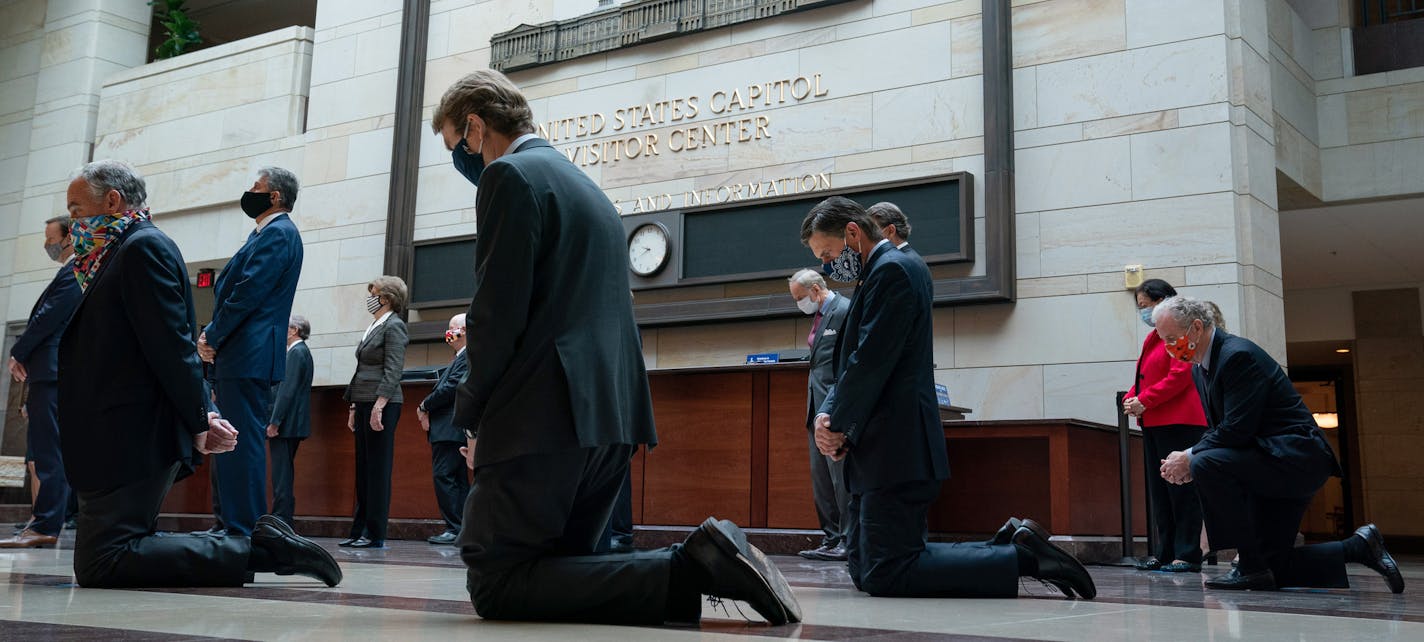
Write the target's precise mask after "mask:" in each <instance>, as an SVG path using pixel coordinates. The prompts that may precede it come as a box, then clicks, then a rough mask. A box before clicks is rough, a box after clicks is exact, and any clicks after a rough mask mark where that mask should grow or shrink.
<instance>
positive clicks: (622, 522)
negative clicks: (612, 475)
mask: <svg viewBox="0 0 1424 642" xmlns="http://www.w3.org/2000/svg"><path fill="white" fill-rule="evenodd" d="M614 537H620V538H631V537H633V470H632V467H631V466H630V467H629V469H628V474H626V475H624V476H623V487H622V488H620V489H619V490H618V499H616V500H614V502H613V514H612V515H610V516H609V517H608V526H607V527H606V528H604V529H603V536H602V537H599V538H598V546H597V547H596V548H595V549H594V551H595V552H598V553H607V552H609V551H611V550H613V538H614Z"/></svg>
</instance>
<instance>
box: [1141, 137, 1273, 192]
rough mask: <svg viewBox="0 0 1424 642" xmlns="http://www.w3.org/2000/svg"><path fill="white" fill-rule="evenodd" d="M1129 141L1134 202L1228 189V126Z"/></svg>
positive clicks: (1229, 140) (1230, 178) (1229, 146)
mask: <svg viewBox="0 0 1424 642" xmlns="http://www.w3.org/2000/svg"><path fill="white" fill-rule="evenodd" d="M1130 139H1131V152H1132V198H1133V199H1135V200H1148V199H1155V198H1166V197H1170V196H1185V195H1188V194H1205V193H1210V192H1222V191H1226V190H1229V189H1231V187H1232V172H1231V165H1232V158H1231V125H1229V124H1226V123H1217V124H1214V125H1202V126H1200V127H1181V128H1178V129H1168V130H1163V131H1157V132H1149V133H1143V134H1133V135H1132V136H1131V137H1130ZM1274 164H1275V163H1274V161H1273V162H1272V163H1271V165H1272V166H1274Z"/></svg>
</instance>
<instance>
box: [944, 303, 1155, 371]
mask: <svg viewBox="0 0 1424 642" xmlns="http://www.w3.org/2000/svg"><path fill="white" fill-rule="evenodd" d="M1138 323H1141V321H1140V320H1139V319H1138V317H1137V313H1136V306H1135V305H1134V303H1133V301H1132V299H1131V297H1130V296H1126V295H1124V294H1121V293H1113V294H1086V295H1082V296H1071V297H1046V298H1037V299H1020V300H1019V301H1018V302H1017V303H1015V304H1014V305H1013V306H1012V307H1010V306H982V307H978V306H976V307H966V308H961V309H959V310H958V311H957V312H956V314H955V326H954V329H955V332H954V334H955V340H956V344H955V355H954V356H955V363H954V365H955V366H956V367H961V368H963V367H991V366H1004V365H1033V364H1041V363H1044V361H1045V359H1051V360H1052V361H1053V362H1056V363H1085V362H1093V361H1105V360H1113V361H1118V360H1127V359H1135V358H1136V357H1137V355H1136V352H1135V351H1134V350H1135V348H1136V346H1135V345H1134V343H1135V342H1136V341H1135V339H1134V336H1135V334H1134V333H1135V332H1136V327H1135V325H1134V324H1138Z"/></svg>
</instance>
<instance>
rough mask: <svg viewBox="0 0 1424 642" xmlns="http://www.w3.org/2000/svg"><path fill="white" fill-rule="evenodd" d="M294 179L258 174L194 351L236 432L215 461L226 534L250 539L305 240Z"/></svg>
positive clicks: (281, 173)
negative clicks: (240, 235)
mask: <svg viewBox="0 0 1424 642" xmlns="http://www.w3.org/2000/svg"><path fill="white" fill-rule="evenodd" d="M297 189H298V185H297V177H296V176H294V175H292V173H291V172H289V171H287V170H285V169H282V168H280V167H264V168H262V169H261V170H258V172H257V181H256V182H254V183H253V184H252V189H251V190H249V191H247V192H246V193H245V194H243V195H242V203H241V204H242V211H243V212H244V213H245V214H247V216H248V217H250V218H252V219H254V220H255V221H256V223H257V229H256V230H254V231H253V232H252V234H250V235H249V236H248V237H247V242H246V243H244V244H243V246H242V249H239V250H238V251H237V254H234V255H233V257H232V259H231V260H229V261H228V263H227V266H226V267H224V268H223V270H222V273H221V274H219V275H218V279H217V283H216V284H215V285H214V288H213V296H214V297H215V299H216V302H215V304H214V307H213V320H212V322H211V323H209V324H208V326H207V327H206V328H204V329H203V334H202V335H201V336H200V337H199V339H198V354H199V356H200V357H202V359H203V361H206V362H208V363H210V364H212V365H213V370H214V373H213V380H214V388H215V390H216V393H217V404H218V407H219V408H221V409H222V412H223V415H224V417H225V418H226V419H228V420H229V421H231V422H232V424H233V425H234V426H235V427H236V428H237V431H238V433H239V434H243V435H252V436H253V438H251V439H240V440H238V446H237V449H236V450H234V451H232V452H230V453H224V454H222V455H219V456H215V457H213V467H214V473H215V474H216V476H217V486H218V494H219V496H221V498H222V513H223V514H222V519H223V524H224V525H225V526H226V527H227V530H228V533H229V534H232V535H250V534H251V533H252V528H253V526H254V525H255V524H256V522H257V518H258V516H260V515H262V514H263V513H265V512H266V506H267V482H266V479H267V451H266V449H265V448H264V446H265V444H264V441H263V440H262V439H261V438H260V435H263V434H265V431H266V428H267V423H268V422H267V420H268V416H267V408H268V406H269V400H270V397H271V394H272V386H273V385H275V384H277V383H278V382H280V381H282V377H283V375H284V371H285V370H286V364H287V360H286V352H287V323H288V320H289V318H290V317H291V314H292V298H293V297H294V296H296V292H297V278H298V277H299V276H301V273H302V237H301V235H300V234H298V233H297V226H296V225H295V224H293V223H292V219H291V217H290V216H288V213H289V212H291V211H292V206H293V205H294V204H296V202H297Z"/></svg>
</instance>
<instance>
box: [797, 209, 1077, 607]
mask: <svg viewBox="0 0 1424 642" xmlns="http://www.w3.org/2000/svg"><path fill="white" fill-rule="evenodd" d="M801 242H802V243H804V244H806V245H807V246H808V247H810V248H811V251H812V252H813V253H815V255H816V256H817V257H818V258H819V259H821V260H822V261H824V262H825V266H824V268H823V269H824V270H825V272H826V274H828V275H830V277H831V278H832V279H835V280H837V281H859V286H858V287H857V288H856V290H855V295H854V296H852V297H851V300H850V309H849V310H848V311H847V312H846V318H845V325H844V327H843V328H842V329H841V332H840V336H839V340H838V341H837V344H836V360H837V364H838V365H837V368H836V369H837V371H838V372H839V375H838V378H837V380H836V382H835V384H834V386H832V388H831V390H830V392H829V393H828V394H827V395H826V398H825V401H823V402H821V406H820V408H819V412H818V414H817V415H816V418H815V438H816V446H817V447H818V448H820V450H821V452H822V453H824V454H826V455H828V456H832V457H835V458H837V459H840V458H844V459H845V462H846V463H845V477H846V485H847V487H848V488H849V489H850V505H849V507H848V510H847V511H846V513H847V523H848V525H849V528H850V531H849V536H848V538H847V542H846V549H847V553H848V556H849V559H848V564H849V570H850V577H851V581H853V582H854V583H855V586H856V588H859V589H861V590H863V591H865V592H867V593H870V594H871V595H880V596H905V597H929V596H944V597H1015V596H1017V595H1018V585H1019V577H1021V576H1029V577H1035V578H1038V579H1040V580H1043V581H1045V582H1049V583H1051V584H1053V585H1054V586H1056V587H1058V588H1059V590H1061V591H1063V592H1064V594H1065V595H1068V596H1070V597H1071V596H1073V594H1074V593H1077V594H1079V595H1081V596H1083V597H1085V598H1090V599H1091V598H1093V597H1095V596H1096V595H1097V588H1096V587H1095V586H1094V585H1093V578H1092V577H1091V576H1089V575H1088V572H1087V569H1084V568H1083V565H1082V564H1079V563H1078V560H1077V559H1075V558H1074V557H1073V556H1072V555H1069V554H1068V553H1067V552H1066V551H1063V550H1062V549H1060V548H1058V547H1056V546H1054V545H1052V544H1050V543H1049V542H1048V537H1047V534H1046V533H1044V532H1043V531H1042V529H1041V528H1038V527H1036V525H1018V524H1017V523H1016V522H1014V520H1011V524H1012V526H1010V525H1006V527H1008V528H1010V529H1012V532H1005V533H1001V535H1000V536H998V537H996V538H995V539H994V540H990V541H989V542H983V543H979V542H974V543H968V542H966V543H956V544H945V543H929V542H926V541H925V534H926V533H927V532H928V521H927V515H928V512H929V508H930V504H931V503H933V502H934V500H935V497H936V496H938V495H939V487H940V483H941V481H942V480H944V479H945V478H947V477H949V457H948V454H947V453H946V451H945V445H944V432H943V429H942V428H941V425H940V420H939V408H938V405H937V402H936V398H935V388H934V364H933V362H932V361H931V359H932V357H933V354H934V335H933V327H932V326H933V318H932V314H933V312H932V310H931V305H932V292H931V289H932V286H931V281H930V271H929V268H928V267H926V265H925V262H924V261H923V260H920V259H918V258H916V257H914V256H911V255H910V254H907V253H905V252H901V251H899V250H897V249H896V248H895V246H894V245H892V244H891V243H890V241H889V240H887V239H884V238H882V236H881V233H880V228H879V226H877V225H876V224H875V222H874V220H872V219H871V217H870V215H869V214H867V213H866V212H865V210H864V209H861V207H860V205H859V204H857V203H856V202H855V201H852V200H850V199H847V198H842V197H839V196H832V197H831V198H828V199H826V200H824V201H821V202H820V203H819V204H817V205H816V206H815V207H814V208H812V209H811V212H810V213H809V214H807V215H806V219H805V220H804V221H802V223H801Z"/></svg>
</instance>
